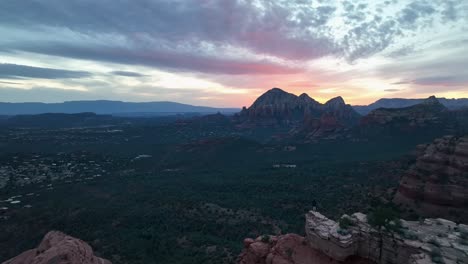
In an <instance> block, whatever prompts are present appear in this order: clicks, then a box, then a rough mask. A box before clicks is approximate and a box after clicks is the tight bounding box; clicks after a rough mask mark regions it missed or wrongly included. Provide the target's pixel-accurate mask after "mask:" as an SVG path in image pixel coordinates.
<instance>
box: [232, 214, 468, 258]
mask: <svg viewBox="0 0 468 264" xmlns="http://www.w3.org/2000/svg"><path fill="white" fill-rule="evenodd" d="M342 219H346V221H343V220H342ZM342 219H341V220H340V221H339V222H335V221H333V220H331V219H328V218H327V217H325V216H323V215H322V214H320V213H319V212H316V211H310V212H309V213H308V214H307V215H306V224H305V231H306V237H301V236H298V235H295V234H287V235H283V236H277V237H275V236H262V237H259V238H257V239H255V240H253V239H246V240H244V246H245V248H244V251H243V252H242V254H241V255H240V258H239V263H241V264H254V263H258V264H305V263H314V264H327V263H346V264H357V263H377V264H429V263H446V264H462V263H468V226H466V225H463V224H459V225H457V224H456V223H454V222H451V221H449V220H444V219H425V220H424V221H405V220H399V221H394V222H393V223H392V225H394V226H395V228H394V229H392V230H390V229H386V228H384V227H382V228H380V229H376V228H374V227H373V226H371V225H370V224H369V223H368V221H367V216H366V215H365V214H362V213H355V214H353V215H351V216H348V215H344V216H343V217H342ZM343 222H346V227H344V226H343V225H344V224H343Z"/></svg>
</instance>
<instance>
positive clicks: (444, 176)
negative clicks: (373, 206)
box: [394, 136, 468, 222]
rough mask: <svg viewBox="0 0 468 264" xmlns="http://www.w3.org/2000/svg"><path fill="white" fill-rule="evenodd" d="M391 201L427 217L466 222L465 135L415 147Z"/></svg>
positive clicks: (467, 164)
mask: <svg viewBox="0 0 468 264" xmlns="http://www.w3.org/2000/svg"><path fill="white" fill-rule="evenodd" d="M418 152H419V155H418V157H417V160H416V163H415V164H414V165H413V166H412V167H411V168H410V169H409V170H408V171H407V172H406V173H405V175H404V176H403V177H402V179H401V181H400V186H399V188H398V192H397V194H396V195H395V198H394V202H395V203H397V204H400V205H401V206H402V207H406V208H407V209H408V210H413V211H415V212H416V213H418V214H419V215H423V216H426V217H434V216H444V218H447V219H452V220H455V221H462V222H468V191H467V189H466V188H467V186H468V136H465V137H454V136H446V137H443V138H440V139H436V140H435V141H434V142H433V143H432V144H429V145H421V146H419V147H418Z"/></svg>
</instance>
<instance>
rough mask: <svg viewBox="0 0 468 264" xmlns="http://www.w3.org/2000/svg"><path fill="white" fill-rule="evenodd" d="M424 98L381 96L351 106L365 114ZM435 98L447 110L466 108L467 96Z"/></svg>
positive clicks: (422, 100) (410, 103)
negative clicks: (364, 103) (368, 103)
mask: <svg viewBox="0 0 468 264" xmlns="http://www.w3.org/2000/svg"><path fill="white" fill-rule="evenodd" d="M424 100H426V99H425V98H421V99H405V98H382V99H379V100H377V101H375V102H374V103H372V104H370V105H354V106H353V108H354V110H356V112H358V113H359V114H361V115H367V114H368V113H370V112H371V111H372V110H375V109H378V108H404V107H409V106H413V105H417V104H420V103H422V102H424ZM437 100H438V101H439V102H440V103H441V104H443V105H444V106H445V107H447V108H448V109H449V110H457V109H461V108H468V98H459V99H447V98H443V97H442V98H437Z"/></svg>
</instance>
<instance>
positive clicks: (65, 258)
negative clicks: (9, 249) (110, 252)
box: [2, 231, 111, 264]
mask: <svg viewBox="0 0 468 264" xmlns="http://www.w3.org/2000/svg"><path fill="white" fill-rule="evenodd" d="M2 264H111V262H110V261H108V260H105V259H102V258H99V257H96V256H95V255H94V252H93V250H92V248H91V247H90V246H89V245H88V244H87V243H86V242H84V241H82V240H79V239H77V238H74V237H71V236H68V235H66V234H64V233H62V232H58V231H51V232H49V233H47V234H46V235H45V237H44V239H43V240H42V242H41V243H40V244H39V246H38V247H37V248H35V249H30V250H28V251H25V252H23V253H21V254H20V255H18V256H16V257H14V258H12V259H10V260H7V261H5V262H3V263H2Z"/></svg>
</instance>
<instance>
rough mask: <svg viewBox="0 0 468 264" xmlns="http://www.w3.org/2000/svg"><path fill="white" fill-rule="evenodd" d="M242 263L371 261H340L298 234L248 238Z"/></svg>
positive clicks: (356, 263) (357, 263)
mask: <svg viewBox="0 0 468 264" xmlns="http://www.w3.org/2000/svg"><path fill="white" fill-rule="evenodd" d="M267 238H268V239H267ZM239 263H240V264H312V263H313V264H335V263H336V264H338V263H341V264H365V263H367V264H368V263H369V261H366V260H363V259H359V258H355V259H349V260H346V261H345V262H338V261H337V260H334V259H332V258H330V257H329V256H327V255H325V254H323V253H322V252H320V251H318V250H316V249H314V248H312V247H310V246H309V244H308V242H307V240H306V238H304V237H302V236H299V235H296V234H286V235H281V236H268V237H258V238H257V239H255V240H254V239H251V238H247V239H245V240H244V251H243V252H242V254H241V255H240V256H239Z"/></svg>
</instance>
